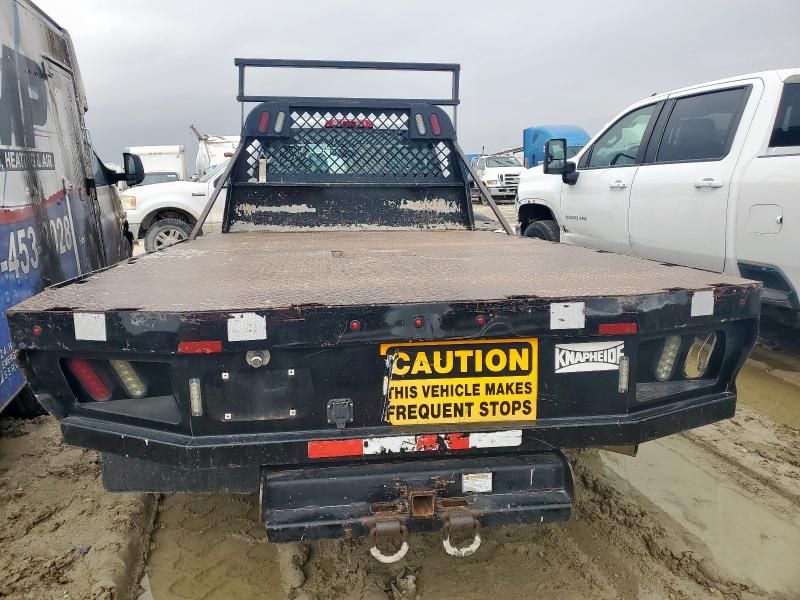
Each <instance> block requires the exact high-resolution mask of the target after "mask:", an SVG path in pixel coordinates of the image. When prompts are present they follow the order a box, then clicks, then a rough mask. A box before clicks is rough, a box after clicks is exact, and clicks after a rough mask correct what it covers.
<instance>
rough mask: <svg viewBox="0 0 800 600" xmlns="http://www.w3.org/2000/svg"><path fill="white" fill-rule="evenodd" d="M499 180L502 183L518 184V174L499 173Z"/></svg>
mask: <svg viewBox="0 0 800 600" xmlns="http://www.w3.org/2000/svg"><path fill="white" fill-rule="evenodd" d="M500 181H501V182H502V183H503V184H504V185H519V175H518V174H516V173H506V174H503V175H500Z"/></svg>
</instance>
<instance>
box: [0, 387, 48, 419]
mask: <svg viewBox="0 0 800 600" xmlns="http://www.w3.org/2000/svg"><path fill="white" fill-rule="evenodd" d="M3 414H4V415H8V416H10V417H16V418H18V419H33V418H34V417H40V416H42V415H46V414H47V413H46V412H45V410H44V409H43V408H42V405H41V404H39V403H38V402H37V401H36V398H35V396H34V395H33V392H31V390H30V388H29V387H28V386H27V385H26V386H25V387H24V388H22V389H21V390H20V392H19V394H17V395H16V396H14V399H13V400H12V401H11V404H9V405H8V408H7V409H6V410H5V411H3Z"/></svg>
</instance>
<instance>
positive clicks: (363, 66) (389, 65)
mask: <svg viewBox="0 0 800 600" xmlns="http://www.w3.org/2000/svg"><path fill="white" fill-rule="evenodd" d="M233 62H234V64H235V65H236V67H237V68H238V69H239V93H238V95H237V96H236V99H237V100H238V101H239V102H241V103H242V126H244V103H245V102H271V101H274V100H281V101H285V102H289V103H290V104H291V103H292V102H297V101H304V102H308V101H313V102H319V103H321V104H325V103H338V102H341V100H342V99H341V98H326V97H307V96H251V95H247V94H245V93H244V80H245V71H246V69H247V67H256V68H290V69H344V70H372V71H420V72H446V73H451V74H452V91H451V94H450V98H418V99H406V98H403V102H404V103H405V102H411V103H428V104H434V105H439V106H452V107H453V128H454V129H456V130H457V124H458V105H459V104H460V103H461V99H460V98H459V76H460V74H461V65H460V64H458V63H413V62H376V61H361V60H293V59H283V58H235V59H234V61H233ZM352 100H357V101H359V102H377V101H380V100H385V99H382V98H352ZM453 145H454V146H455V149H456V152H457V154H458V157H459V159H460V160H461V162H463V163H464V165H465V166H466V168H467V171H469V174H470V175H471V176H472V179H473V180H474V181H475V183H476V185H477V186H478V190H479V191H480V193H481V196H483V199H484V200H485V201H486V202H487V204H488V205H489V206H490V207H491V209H492V211H493V212H494V214H495V216H496V217H497V219H498V220H499V221H500V224H501V225H502V226H503V229H504V230H505V232H506V233H507V234H508V235H514V230H513V229H512V228H511V226H510V225H509V224H508V221H507V220H506V218H505V217H504V216H503V214H502V213H501V212H500V209H499V208H497V205H496V204H495V202H494V200H493V199H492V196H491V194H490V193H489V190H488V189H487V188H486V186H484V185H483V183H482V182H481V180H480V179H479V178H478V177H477V176H476V173H475V171H474V170H473V169H472V166H471V165H470V164H469V161H468V160H467V157H466V155H465V154H464V150H463V149H462V148H461V146H460V145H459V143H458V140H457V139H454V140H453ZM241 152H242V144H241V143H240V144H239V146H238V147H237V148H236V152H235V153H234V155H233V156H232V157H231V159H230V161H229V162H228V166H227V168H226V169H225V171H224V172H223V173H222V176H221V177H220V178H219V179H218V180H217V185H215V186H214V191H213V192H212V193H211V197H210V198H209V199H208V202H207V203H206V206H205V208H204V209H203V212H202V214H201V215H200V218H199V219H198V220H197V223H196V224H195V226H194V229H192V233H191V234H190V235H189V239H190V240H193V239H195V238H196V237H197V234H198V233H200V230H201V229H202V227H203V223H205V220H206V218H207V217H208V214H209V213H210V212H211V207H212V206H214V202H216V200H217V197H218V196H219V194H220V192H221V191H222V188H223V186H224V185H225V182H226V181H227V180H228V178H229V177H230V174H231V171H232V170H233V166H234V164H235V163H236V161H237V159H238V158H239V155H240V154H241Z"/></svg>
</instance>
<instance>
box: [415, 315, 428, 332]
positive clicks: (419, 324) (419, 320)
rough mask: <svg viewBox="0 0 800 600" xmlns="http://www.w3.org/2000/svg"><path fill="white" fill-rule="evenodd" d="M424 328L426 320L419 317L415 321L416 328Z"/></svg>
mask: <svg viewBox="0 0 800 600" xmlns="http://www.w3.org/2000/svg"><path fill="white" fill-rule="evenodd" d="M424 326H425V319H423V318H422V317H417V318H416V319H414V327H416V328H417V329H419V328H420V327H424Z"/></svg>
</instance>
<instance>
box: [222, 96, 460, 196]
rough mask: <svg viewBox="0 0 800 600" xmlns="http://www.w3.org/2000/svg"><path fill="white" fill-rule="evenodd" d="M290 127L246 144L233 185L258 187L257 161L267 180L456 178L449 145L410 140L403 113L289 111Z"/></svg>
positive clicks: (438, 179)
mask: <svg viewBox="0 0 800 600" xmlns="http://www.w3.org/2000/svg"><path fill="white" fill-rule="evenodd" d="M291 129H292V136H291V137H289V138H271V139H267V138H254V139H253V140H251V141H250V142H249V144H248V145H247V147H246V149H245V152H246V154H245V156H246V158H245V160H244V162H243V165H244V167H243V169H242V172H240V174H239V177H238V181H240V182H248V183H258V181H259V169H260V164H259V163H260V161H261V160H264V161H265V163H264V168H266V179H267V181H292V180H298V181H304V180H309V181H313V180H342V181H347V180H368V181H378V182H381V181H398V180H399V181H414V182H437V181H438V182H451V181H454V180H455V177H454V168H453V160H454V156H453V153H452V150H451V148H450V146H448V144H447V143H445V142H434V141H425V140H409V139H408V137H407V131H408V114H407V113H404V112H399V111H390V112H336V111H321V110H320V111H312V110H309V111H293V112H292V113H291Z"/></svg>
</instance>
